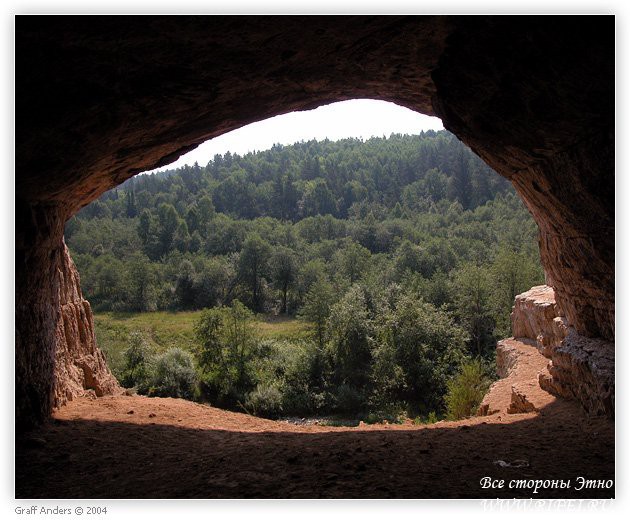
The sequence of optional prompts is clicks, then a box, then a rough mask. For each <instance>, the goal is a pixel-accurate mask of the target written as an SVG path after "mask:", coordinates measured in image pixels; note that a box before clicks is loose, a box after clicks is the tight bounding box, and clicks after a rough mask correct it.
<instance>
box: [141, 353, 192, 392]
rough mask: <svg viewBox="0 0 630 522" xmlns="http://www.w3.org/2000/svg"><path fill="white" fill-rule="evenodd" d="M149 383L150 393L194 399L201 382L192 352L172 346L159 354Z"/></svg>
mask: <svg viewBox="0 0 630 522" xmlns="http://www.w3.org/2000/svg"><path fill="white" fill-rule="evenodd" d="M148 384H149V389H148V394H149V395H154V396H157V397H175V398H182V399H189V400H192V399H193V398H194V397H195V395H196V393H197V387H198V384H199V383H198V379H197V373H196V371H195V361H194V359H193V356H192V354H191V353H190V352H187V351H184V350H182V349H181V348H171V349H170V350H168V351H167V352H166V353H164V354H163V355H161V356H159V357H158V358H157V360H156V361H155V365H154V369H153V372H152V374H151V376H150V379H149V383H148Z"/></svg>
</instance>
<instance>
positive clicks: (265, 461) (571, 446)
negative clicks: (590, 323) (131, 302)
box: [15, 396, 615, 498]
mask: <svg viewBox="0 0 630 522" xmlns="http://www.w3.org/2000/svg"><path fill="white" fill-rule="evenodd" d="M498 461H503V462H504V463H506V464H512V465H514V466H515V465H518V464H519V461H524V462H520V464H521V465H522V467H503V466H502V465H501V464H500V463H499V462H498ZM614 466H615V463H614V423H613V422H611V421H608V420H605V419H601V418H599V419H591V418H588V417H587V416H586V415H585V414H583V413H582V411H581V409H580V407H579V406H578V405H577V404H575V403H572V402H569V401H565V400H561V399H554V400H553V401H551V402H550V403H549V404H547V405H546V406H544V407H543V408H542V409H541V410H540V411H539V412H535V413H525V414H512V415H510V414H506V413H505V412H502V413H497V414H494V415H490V416H486V417H475V418H472V419H468V420H466V421H459V422H439V423H436V424H434V425H431V426H415V425H413V424H403V425H360V426H359V427H355V428H347V427H342V428H339V427H326V426H312V425H311V426H297V425H294V424H289V423H287V422H275V421H270V420H265V419H259V418H256V417H251V416H249V415H245V414H240V413H234V412H229V411H224V410H220V409H217V408H212V407H209V406H204V405H201V404H196V403H193V402H188V401H184V400H181V399H160V398H147V397H140V396H116V397H101V398H98V399H90V398H79V399H75V400H74V401H72V402H70V403H69V404H68V405H67V406H65V407H63V408H62V409H60V410H59V411H57V412H56V414H55V415H54V417H53V418H52V419H51V420H50V422H48V423H47V424H46V425H44V426H42V427H41V428H38V429H37V430H36V431H34V432H31V433H30V434H29V435H28V436H27V437H25V438H19V439H18V441H17V445H16V470H15V481H16V482H15V494H16V497H17V498H217V497H219V498H221V497H222V498H225V497H228V498H242V497H253V498H260V497H267V498H288V497H292V498H295V497H297V498H320V497H321V498H338V497H344V498H370V497H377V498H382V497H395V498H499V497H510V498H511V497H521V498H531V497H533V498H549V497H553V498H556V497H557V498H611V497H614V487H613V488H610V489H605V488H604V489H590V488H589V489H587V488H584V489H581V490H576V489H575V487H574V485H577V484H578V483H577V482H576V480H577V478H578V477H584V478H585V479H589V480H590V479H596V480H601V479H604V480H606V479H614ZM483 477H492V478H493V479H504V480H505V483H504V486H503V488H488V489H483V488H482V487H481V485H480V480H481V479H482V478H483ZM512 479H525V480H547V479H565V480H567V479H570V480H571V487H570V488H568V489H541V490H539V491H538V493H536V494H534V493H533V488H531V487H530V488H524V489H522V488H521V489H519V488H510V487H509V482H510V480H512Z"/></svg>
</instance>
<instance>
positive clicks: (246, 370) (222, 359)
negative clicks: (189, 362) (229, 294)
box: [194, 301, 258, 405]
mask: <svg viewBox="0 0 630 522" xmlns="http://www.w3.org/2000/svg"><path fill="white" fill-rule="evenodd" d="M252 322H253V314H252V313H251V312H250V311H249V310H248V309H247V308H246V307H245V306H244V305H243V304H242V303H240V302H239V301H234V302H233V303H232V305H231V306H230V307H229V308H226V307H221V308H213V309H209V310H204V311H203V312H202V313H201V316H200V318H199V320H198V322H197V323H196V324H195V327H194V331H195V336H196V338H197V342H198V344H199V351H198V354H197V356H198V359H199V365H200V367H201V369H202V371H203V376H202V391H203V393H204V395H205V396H206V397H207V398H208V399H209V400H211V401H213V402H216V403H218V404H232V405H233V404H235V403H236V402H237V401H239V400H242V399H243V398H244V395H245V394H246V393H247V392H248V391H249V390H250V388H251V387H252V386H253V385H254V377H253V375H252V371H253V368H252V361H253V360H254V358H255V357H256V356H257V350H258V339H257V337H256V335H255V334H254V331H253V328H252Z"/></svg>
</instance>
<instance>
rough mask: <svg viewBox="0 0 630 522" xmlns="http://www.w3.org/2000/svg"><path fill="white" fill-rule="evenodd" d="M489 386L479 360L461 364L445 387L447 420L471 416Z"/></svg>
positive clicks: (488, 380)
mask: <svg viewBox="0 0 630 522" xmlns="http://www.w3.org/2000/svg"><path fill="white" fill-rule="evenodd" d="M489 386H490V379H489V378H488V376H487V375H486V372H485V370H484V367H483V364H482V363H481V361H480V360H479V359H475V360H473V361H470V362H467V363H465V364H463V365H462V367H461V368H460V370H459V373H458V374H457V375H456V376H455V377H454V378H453V379H451V380H450V381H449V383H448V385H447V388H448V391H447V392H446V395H445V397H444V401H445V402H446V416H447V418H448V419H449V420H458V419H463V418H466V417H470V416H471V415H473V414H474V413H475V412H476V410H477V408H478V407H479V404H481V401H482V400H483V397H484V395H485V394H486V392H487V391H488V388H489Z"/></svg>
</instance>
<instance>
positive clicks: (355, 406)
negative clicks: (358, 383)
mask: <svg viewBox="0 0 630 522" xmlns="http://www.w3.org/2000/svg"><path fill="white" fill-rule="evenodd" d="M335 397H336V399H337V401H336V402H337V411H338V412H341V413H357V412H359V411H361V409H362V408H363V406H364V404H365V397H364V396H363V394H362V393H361V392H360V391H359V390H357V389H356V388H354V387H352V386H349V385H347V384H342V385H341V386H339V387H338V388H337V390H336V393H335Z"/></svg>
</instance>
